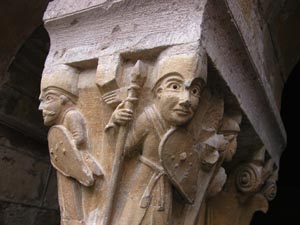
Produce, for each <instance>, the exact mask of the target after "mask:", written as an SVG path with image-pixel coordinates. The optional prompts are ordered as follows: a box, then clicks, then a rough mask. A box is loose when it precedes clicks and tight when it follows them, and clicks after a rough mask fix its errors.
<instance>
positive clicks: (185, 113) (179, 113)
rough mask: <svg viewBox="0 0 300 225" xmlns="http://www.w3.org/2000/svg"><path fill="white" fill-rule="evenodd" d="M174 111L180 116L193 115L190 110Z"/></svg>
mask: <svg viewBox="0 0 300 225" xmlns="http://www.w3.org/2000/svg"><path fill="white" fill-rule="evenodd" d="M174 111H175V112H176V114H177V115H179V116H189V115H190V114H191V112H190V111H189V110H186V109H174Z"/></svg>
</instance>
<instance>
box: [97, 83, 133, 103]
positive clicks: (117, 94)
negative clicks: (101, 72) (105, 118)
mask: <svg viewBox="0 0 300 225" xmlns="http://www.w3.org/2000/svg"><path fill="white" fill-rule="evenodd" d="M127 90H128V88H127V87H122V88H119V89H116V90H113V91H110V92H107V93H105V94H103V96H102V98H103V101H104V102H105V103H106V104H108V105H110V106H112V107H115V106H116V105H118V104H120V103H121V102H122V101H123V100H124V99H125V98H126V97H127Z"/></svg>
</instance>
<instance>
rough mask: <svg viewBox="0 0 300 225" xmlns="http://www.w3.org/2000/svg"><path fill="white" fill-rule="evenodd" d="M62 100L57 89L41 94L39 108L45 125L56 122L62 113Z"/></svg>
mask: <svg viewBox="0 0 300 225" xmlns="http://www.w3.org/2000/svg"><path fill="white" fill-rule="evenodd" d="M63 100H64V99H63V98H62V95H61V94H60V93H58V92H57V91H53V90H49V91H46V92H45V93H42V94H41V96H40V101H41V103H40V105H39V110H42V112H43V119H44V124H45V125H46V126H52V125H55V124H58V121H59V119H60V116H61V113H62V105H63Z"/></svg>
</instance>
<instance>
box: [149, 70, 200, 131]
mask: <svg viewBox="0 0 300 225" xmlns="http://www.w3.org/2000/svg"><path fill="white" fill-rule="evenodd" d="M155 93H156V106H157V108H158V110H159V111H160V113H161V116H162V117H163V118H164V119H165V120H166V122H167V123H169V124H170V125H172V126H180V125H183V124H185V123H187V122H188V121H189V120H191V119H192V118H193V116H194V114H195V111H196V109H197V107H198V103H199V98H200V94H201V85H200V81H199V80H196V79H195V80H193V81H192V82H188V81H187V80H185V79H184V78H183V77H182V76H181V75H179V74H170V75H169V76H167V77H166V78H164V79H163V80H162V81H161V84H160V85H159V87H158V88H157V89H156V91H155Z"/></svg>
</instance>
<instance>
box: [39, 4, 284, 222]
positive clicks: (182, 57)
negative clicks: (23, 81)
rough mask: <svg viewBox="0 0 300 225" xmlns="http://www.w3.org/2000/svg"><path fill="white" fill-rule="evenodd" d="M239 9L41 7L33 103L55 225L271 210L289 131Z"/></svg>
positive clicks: (227, 216) (226, 218) (246, 215)
mask: <svg viewBox="0 0 300 225" xmlns="http://www.w3.org/2000/svg"><path fill="white" fill-rule="evenodd" d="M235 7H236V5H234V4H233V3H232V2H231V1H225V0H224V1H216V0H207V1H205V0H198V1H194V0H187V1H173V0H168V1H165V0H162V1H154V0H145V1H133V0H132V1H125V0H118V1H115V0H112V1H105V0H94V1H79V0H78V1H67V0H56V1H53V2H50V3H49V6H48V9H47V11H46V13H45V15H44V21H45V27H46V29H47V31H48V32H49V35H50V39H51V47H50V52H49V55H48V58H47V60H46V64H45V68H44V72H43V77H42V82H41V96H40V100H41V105H40V110H41V111H42V112H43V116H44V123H45V125H47V126H49V127H50V130H49V134H48V141H49V151H50V156H51V162H52V164H53V166H54V167H55V168H56V169H57V173H58V190H59V204H60V209H61V224H72V225H74V224H85V225H94V224H101V225H112V224H120V225H125V224H126V225H129V224H130V225H140V224H156V225H158V224H161V225H165V224H173V225H175V224H178V225H179V224H180V225H196V224H197V225H200V224H201V225H208V224H211V225H217V224H220V225H224V223H225V224H228V225H229V224H230V225H232V224H236V225H241V224H242V225H244V224H245V225H246V224H249V223H250V220H251V217H252V215H253V213H254V212H255V211H257V210H262V211H266V210H267V206H268V200H271V199H273V198H274V196H275V194H276V179H277V177H276V176H277V172H278V164H279V159H280V154H281V152H282V150H283V149H284V147H285V144H286V135H285V131H284V128H283V125H282V122H281V119H280V116H279V111H278V108H277V105H276V101H275V100H274V94H273V92H272V88H271V87H270V84H269V82H268V80H267V79H266V75H265V74H266V72H268V71H267V69H265V70H264V68H263V65H261V62H260V61H259V60H257V58H256V57H257V55H260V54H261V49H260V48H257V49H255V48H251V47H253V45H251V43H249V39H247V36H246V38H245V36H244V33H243V30H242V29H241V26H243V25H242V23H239V21H240V20H239V19H240V17H239V14H238V12H239V11H238V9H236V8H235ZM241 31H242V32H241ZM249 49H250V51H249ZM232 209H236V210H234V215H232V214H231V212H233V210H232Z"/></svg>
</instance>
